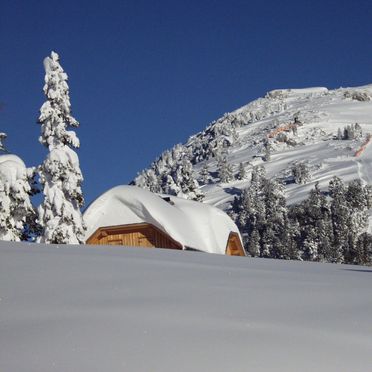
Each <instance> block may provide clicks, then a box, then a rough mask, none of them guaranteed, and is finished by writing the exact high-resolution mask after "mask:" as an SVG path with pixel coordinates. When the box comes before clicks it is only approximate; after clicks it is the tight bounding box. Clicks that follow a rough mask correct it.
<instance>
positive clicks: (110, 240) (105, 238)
mask: <svg viewBox="0 0 372 372" xmlns="http://www.w3.org/2000/svg"><path fill="white" fill-rule="evenodd" d="M86 243H87V244H99V245H126V246H132V247H146V248H154V247H157V248H169V249H182V245H181V244H180V243H178V242H176V241H175V240H174V239H172V238H171V237H170V236H169V235H167V234H166V233H164V232H163V231H161V230H160V229H158V228H157V227H155V226H153V225H151V224H147V223H141V224H131V225H119V226H106V227H100V228H99V229H97V230H96V231H95V232H94V233H93V234H92V235H91V236H90V237H89V238H88V239H87V242H86Z"/></svg>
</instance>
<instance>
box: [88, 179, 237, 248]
mask: <svg viewBox="0 0 372 372" xmlns="http://www.w3.org/2000/svg"><path fill="white" fill-rule="evenodd" d="M167 197H169V201H170V202H167V201H165V200H164V199H163V198H162V196H159V195H156V194H153V193H151V192H149V191H147V190H143V189H140V188H139V187H136V186H117V187H114V188H112V189H111V190H109V191H107V192H106V193H104V194H103V195H101V196H100V197H99V198H98V199H96V200H95V201H94V202H93V203H92V204H91V205H90V206H89V207H88V208H87V210H86V211H85V213H84V220H85V223H86V224H87V232H86V236H85V238H86V239H88V238H89V237H90V236H91V235H92V234H93V233H94V232H95V231H96V230H97V229H98V228H99V227H105V226H116V225H126V224H135V223H144V222H145V223H150V224H152V225H154V226H156V227H157V228H159V229H160V230H162V231H164V232H165V233H167V234H168V235H169V236H171V237H172V238H173V239H174V240H176V241H177V242H179V243H180V244H181V245H182V246H183V248H186V247H188V248H194V249H197V250H200V251H204V252H209V253H219V254H225V251H226V244H227V241H228V237H229V235H230V233H231V232H235V233H238V234H239V230H238V228H237V226H236V225H235V223H234V222H233V221H232V220H231V218H230V217H229V216H228V215H227V214H226V213H224V212H223V211H221V210H220V209H217V208H215V207H212V206H210V205H207V204H203V203H198V202H195V201H191V200H186V199H181V198H177V197H174V196H167Z"/></svg>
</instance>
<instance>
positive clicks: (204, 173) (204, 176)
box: [200, 163, 211, 185]
mask: <svg viewBox="0 0 372 372" xmlns="http://www.w3.org/2000/svg"><path fill="white" fill-rule="evenodd" d="M200 177H201V181H202V183H203V184H204V185H207V184H208V183H209V181H210V180H211V176H210V174H209V168H208V164H207V163H204V165H203V168H202V169H201V171H200Z"/></svg>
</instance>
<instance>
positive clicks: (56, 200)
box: [38, 52, 85, 244]
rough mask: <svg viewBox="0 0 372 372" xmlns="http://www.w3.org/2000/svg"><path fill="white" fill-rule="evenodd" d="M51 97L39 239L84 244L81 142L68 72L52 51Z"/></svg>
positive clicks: (44, 111) (46, 110) (45, 116)
mask: <svg viewBox="0 0 372 372" xmlns="http://www.w3.org/2000/svg"><path fill="white" fill-rule="evenodd" d="M44 68H45V85H44V93H45V96H46V98H47V100H46V101H45V102H44V104H43V105H42V106H41V109H40V116H39V120H38V122H39V124H41V136H40V138H39V141H40V143H41V144H43V145H44V146H45V147H46V148H48V150H49V153H48V155H47V157H46V159H45V160H44V162H43V164H42V165H41V166H40V167H39V178H40V183H41V185H42V187H43V193H44V200H43V202H42V204H41V205H40V206H39V208H38V215H39V218H38V222H39V224H40V226H41V228H42V233H41V236H40V238H39V239H38V241H39V242H44V243H61V244H80V243H83V238H84V230H85V226H84V222H83V219H82V214H81V211H80V208H81V207H82V205H83V203H84V198H83V193H82V190H81V183H82V181H83V176H82V174H81V171H80V166H79V158H78V156H77V154H76V152H75V151H74V150H73V148H78V147H79V145H80V143H79V139H78V138H77V136H76V134H75V132H74V131H71V130H68V128H70V127H78V126H79V123H78V121H77V120H76V119H75V118H74V117H73V116H72V114H71V104H70V97H69V87H68V84H67V78H68V77H67V74H66V73H65V72H64V71H63V68H62V67H61V65H60V63H59V56H58V54H57V53H55V52H52V53H51V55H50V57H46V58H45V60H44Z"/></svg>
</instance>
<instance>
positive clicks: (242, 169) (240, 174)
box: [237, 163, 247, 181]
mask: <svg viewBox="0 0 372 372" xmlns="http://www.w3.org/2000/svg"><path fill="white" fill-rule="evenodd" d="M246 176H247V172H246V171H245V167H244V164H243V163H239V169H238V176H237V179H238V180H239V181H242V180H244V179H245V178H246Z"/></svg>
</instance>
